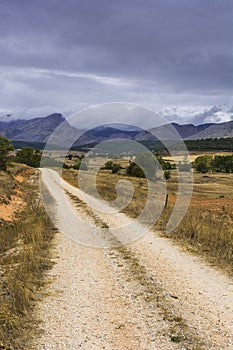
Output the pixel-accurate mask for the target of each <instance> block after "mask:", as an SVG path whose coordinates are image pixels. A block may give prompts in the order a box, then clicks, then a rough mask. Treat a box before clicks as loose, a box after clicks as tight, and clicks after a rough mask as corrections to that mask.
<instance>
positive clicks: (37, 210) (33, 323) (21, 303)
mask: <svg viewBox="0 0 233 350" xmlns="http://www.w3.org/2000/svg"><path fill="white" fill-rule="evenodd" d="M34 172H35V171H34V170H32V169H30V168H28V167H24V166H20V165H16V166H15V167H14V168H12V169H10V172H9V173H3V172H1V173H0V184H1V187H0V188H1V191H2V192H1V198H4V202H2V204H1V205H0V214H1V209H2V208H3V206H4V205H6V203H5V202H6V201H7V205H8V206H9V208H10V205H11V202H12V201H14V199H15V196H16V195H18V197H20V200H21V201H22V202H23V205H21V208H20V210H19V208H18V210H17V211H16V212H13V214H14V215H12V216H10V219H9V220H7V221H6V220H3V219H1V221H0V348H1V349H19V350H21V349H24V350H25V349H30V348H31V342H32V341H33V337H34V336H35V335H36V334H35V332H36V327H37V326H38V324H37V320H35V318H34V315H33V310H34V306H35V304H36V302H37V300H38V298H39V297H40V288H41V287H42V286H43V284H44V283H45V279H44V276H45V272H46V271H47V270H48V269H49V268H50V267H51V266H52V265H51V259H50V258H51V256H50V249H51V246H52V239H53V236H54V232H55V231H54V229H53V227H52V225H51V223H50V221H49V219H48V217H47V215H46V213H45V210H44V209H43V207H42V205H40V204H39V198H38V183H37V176H36V175H35V174H34ZM31 177H33V183H32V181H29V179H31ZM4 208H5V207H4Z"/></svg>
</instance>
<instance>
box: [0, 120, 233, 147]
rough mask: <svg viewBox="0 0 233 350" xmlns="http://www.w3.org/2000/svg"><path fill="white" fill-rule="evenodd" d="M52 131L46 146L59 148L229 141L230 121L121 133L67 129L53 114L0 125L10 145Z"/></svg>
mask: <svg viewBox="0 0 233 350" xmlns="http://www.w3.org/2000/svg"><path fill="white" fill-rule="evenodd" d="M58 127H59V128H58ZM57 128H58V129H57ZM55 129H57V131H56V133H55V136H53V138H52V139H50V143H51V144H53V145H59V147H66V146H67V145H69V142H70V140H72V139H75V140H76V142H75V143H74V146H80V145H87V144H97V143H100V142H103V141H105V140H111V139H115V138H123V139H131V140H136V141H140V142H142V141H144V142H151V141H152V142H155V141H158V140H161V141H163V140H167V141H174V140H177V139H178V137H177V133H178V134H179V135H180V137H181V138H182V139H184V140H196V139H210V138H226V137H233V121H230V122H225V123H218V124H217V123H205V124H200V125H196V126H195V125H193V124H184V125H180V124H177V123H171V124H165V125H162V126H158V127H156V128H152V129H150V130H148V131H145V130H143V129H140V128H138V127H137V128H136V127H135V129H134V128H132V127H130V128H127V127H126V128H125V129H124V127H123V126H121V125H119V127H118V126H117V125H116V124H115V125H113V126H111V125H102V126H99V127H96V128H93V129H90V130H88V131H86V132H84V131H82V130H79V129H76V128H74V127H73V126H71V125H70V124H69V123H68V121H67V120H66V119H65V118H64V117H63V116H62V114H60V113H53V114H51V115H49V116H47V117H43V118H34V119H29V120H13V121H10V122H6V121H4V122H1V121H0V134H4V135H5V136H6V137H8V138H9V139H11V140H14V142H16V141H17V142H19V141H21V142H26V143H28V142H29V143H31V142H33V143H42V144H45V143H46V142H47V141H48V139H49V137H50V135H52V134H53V132H54V130H55ZM174 130H175V131H174ZM80 135H81V136H80ZM18 144H19V143H18ZM21 144H23V143H21Z"/></svg>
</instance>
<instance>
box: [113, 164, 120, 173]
mask: <svg viewBox="0 0 233 350" xmlns="http://www.w3.org/2000/svg"><path fill="white" fill-rule="evenodd" d="M121 169H122V166H121V165H120V164H117V163H114V164H113V166H112V174H118V173H119V171H120V170H121Z"/></svg>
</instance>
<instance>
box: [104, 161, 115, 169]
mask: <svg viewBox="0 0 233 350" xmlns="http://www.w3.org/2000/svg"><path fill="white" fill-rule="evenodd" d="M112 167H113V161H111V160H108V161H107V162H106V163H105V164H104V166H103V168H102V169H106V170H112Z"/></svg>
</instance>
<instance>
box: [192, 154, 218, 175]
mask: <svg viewBox="0 0 233 350" xmlns="http://www.w3.org/2000/svg"><path fill="white" fill-rule="evenodd" d="M212 162H213V158H212V156H208V155H206V156H199V157H197V158H196V159H195V161H194V168H195V169H196V171H197V172H198V173H203V174H205V173H208V172H209V171H211V170H212Z"/></svg>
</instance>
